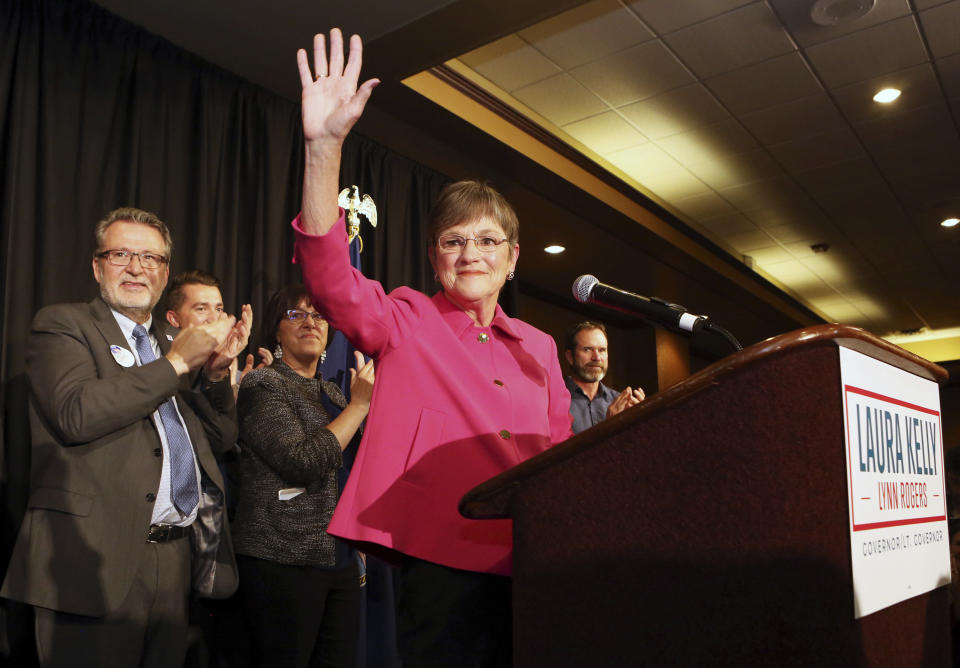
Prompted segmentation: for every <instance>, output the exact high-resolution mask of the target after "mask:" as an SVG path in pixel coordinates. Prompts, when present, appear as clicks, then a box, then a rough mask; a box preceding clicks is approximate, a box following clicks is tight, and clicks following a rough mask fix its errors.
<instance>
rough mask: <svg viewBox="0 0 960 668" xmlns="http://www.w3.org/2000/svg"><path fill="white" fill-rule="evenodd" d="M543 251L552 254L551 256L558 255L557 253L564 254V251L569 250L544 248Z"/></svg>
mask: <svg viewBox="0 0 960 668" xmlns="http://www.w3.org/2000/svg"><path fill="white" fill-rule="evenodd" d="M543 250H545V251H546V252H548V253H550V254H551V255H556V254H557V253H562V252H563V251H565V250H567V249H566V248H564V247H563V246H547V247H546V248H544V249H543Z"/></svg>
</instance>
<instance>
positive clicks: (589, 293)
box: [573, 274, 707, 334]
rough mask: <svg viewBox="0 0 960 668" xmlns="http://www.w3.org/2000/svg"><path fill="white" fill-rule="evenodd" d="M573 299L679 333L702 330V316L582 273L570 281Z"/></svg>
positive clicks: (704, 318)
mask: <svg viewBox="0 0 960 668" xmlns="http://www.w3.org/2000/svg"><path fill="white" fill-rule="evenodd" d="M573 297H574V299H576V300H577V301H578V302H580V303H581V304H591V303H592V304H600V305H601V306H606V307H608V308H612V309H616V310H618V311H624V312H625V313H632V314H635V315H641V316H643V317H644V318H647V319H648V320H651V321H653V322H654V323H656V324H658V325H660V326H661V327H665V328H666V329H669V330H671V331H674V332H678V333H681V334H685V333H693V332H697V331H699V330H701V329H703V327H704V325H706V323H707V318H706V316H702V315H693V314H692V313H688V312H687V309H685V308H684V307H683V306H680V305H679V304H671V303H670V302H665V301H663V300H662V299H657V298H656V297H642V296H640V295H637V294H634V293H632V292H627V291H626V290H620V289H619V288H615V287H613V286H612V285H607V284H605V283H601V282H600V281H599V280H598V279H597V277H596V276H591V275H590V274H584V275H583V276H580V277H578V278H577V280H575V281H574V282H573Z"/></svg>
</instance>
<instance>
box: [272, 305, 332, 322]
mask: <svg viewBox="0 0 960 668" xmlns="http://www.w3.org/2000/svg"><path fill="white" fill-rule="evenodd" d="M283 317H284V318H286V319H287V320H292V321H293V322H300V321H301V320H303V319H305V318H308V317H309V318H313V324H315V325H319V324H320V323H321V322H323V321H324V320H326V318H324V317H323V316H322V315H320V314H319V313H307V312H306V311H301V310H300V309H298V308H292V309H287V312H286V314H284V316H283Z"/></svg>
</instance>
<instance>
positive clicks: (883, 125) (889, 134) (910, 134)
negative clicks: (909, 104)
mask: <svg viewBox="0 0 960 668" xmlns="http://www.w3.org/2000/svg"><path fill="white" fill-rule="evenodd" d="M854 131H855V132H856V133H857V135H858V136H859V137H860V139H861V140H862V141H863V143H864V145H865V146H866V147H867V148H868V149H870V150H877V151H882V150H884V149H886V148H888V147H890V146H896V145H898V144H938V143H940V142H942V141H943V140H944V139H945V138H953V139H957V138H958V135H957V129H956V126H955V125H954V123H953V117H952V116H951V115H950V110H949V109H947V105H946V103H945V102H943V101H941V100H938V101H937V103H936V104H934V105H931V106H929V107H921V108H919V109H917V108H912V109H905V110H903V111H896V112H894V113H890V114H885V115H883V116H881V117H879V118H875V119H873V120H870V121H866V122H863V123H857V124H855V125H854Z"/></svg>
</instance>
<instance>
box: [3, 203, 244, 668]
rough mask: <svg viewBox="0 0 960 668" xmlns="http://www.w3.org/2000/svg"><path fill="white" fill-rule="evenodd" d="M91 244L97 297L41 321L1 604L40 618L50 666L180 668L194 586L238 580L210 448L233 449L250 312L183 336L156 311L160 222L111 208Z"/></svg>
mask: <svg viewBox="0 0 960 668" xmlns="http://www.w3.org/2000/svg"><path fill="white" fill-rule="evenodd" d="M95 237H96V248H97V250H96V251H95V253H94V256H93V275H94V278H95V279H96V281H97V282H98V283H99V284H100V296H99V297H98V298H96V299H94V300H93V301H92V302H90V303H88V304H57V305H54V306H48V307H46V308H43V309H41V310H40V311H39V312H38V313H37V315H36V317H35V318H34V321H33V326H32V331H31V334H30V338H29V341H28V353H27V360H26V370H27V378H28V380H29V384H30V391H31V397H30V399H31V400H30V424H31V431H32V434H31V436H32V441H33V449H32V462H31V463H32V469H31V492H30V498H29V502H28V506H27V512H26V515H25V517H24V520H23V525H22V527H21V530H20V535H19V536H18V539H17V543H16V546H15V548H14V552H13V556H12V558H11V562H10V566H9V569H8V570H7V577H6V581H5V583H4V587H3V590H2V592H0V595H3V596H5V597H8V598H12V599H16V600H20V601H23V602H25V603H28V604H30V605H33V606H34V611H35V616H36V624H35V629H36V634H37V637H36V642H37V652H38V656H39V659H40V664H41V665H42V666H67V665H69V666H104V665H110V666H181V665H183V660H184V655H185V652H186V626H187V605H188V599H189V594H190V588H191V580H192V584H193V587H194V588H195V589H197V591H198V593H200V594H201V595H207V596H214V597H224V596H229V595H230V594H231V593H232V592H233V591H234V589H236V584H237V581H236V565H235V562H234V558H233V549H232V546H231V543H230V537H229V533H228V531H227V527H226V522H225V521H224V519H223V512H222V508H223V492H222V489H223V481H222V478H221V476H220V472H219V471H218V470H217V465H216V462H215V461H214V456H213V450H214V449H222V448H227V447H230V446H232V445H233V443H234V442H235V441H236V439H237V425H236V407H235V403H234V397H233V392H232V391H231V388H230V382H229V379H228V377H227V373H228V367H229V365H230V363H231V362H232V361H233V359H234V358H235V357H236V355H237V353H238V352H239V351H241V350H242V349H243V348H244V347H245V346H246V343H247V337H248V335H249V328H250V318H251V316H250V313H249V310H248V309H247V310H245V312H244V313H243V317H242V318H241V320H240V321H236V320H235V319H234V318H232V317H228V316H226V315H225V314H222V313H221V314H219V315H218V317H217V318H215V319H213V320H211V322H209V323H207V324H204V325H199V326H192V327H187V328H185V329H184V330H182V331H181V332H180V333H179V335H178V336H177V337H176V338H175V339H174V338H173V337H172V336H171V335H168V334H166V333H165V332H164V330H163V329H162V328H161V327H159V326H158V324H159V323H158V322H155V321H154V320H153V318H152V315H151V312H152V309H153V307H154V306H155V305H156V303H157V301H158V300H159V298H160V295H161V293H162V292H163V288H164V286H165V285H166V282H167V277H168V275H169V263H170V253H171V250H172V242H171V239H170V233H169V231H168V229H167V227H166V225H165V224H164V223H163V222H162V221H161V220H160V219H159V218H157V217H156V216H155V215H153V214H151V213H148V212H146V211H142V210H139V209H133V208H124V209H117V210H115V211H113V212H111V213H109V214H108V215H107V216H106V217H105V218H104V219H103V220H101V221H100V222H99V223H98V224H97V227H96V230H95Z"/></svg>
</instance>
